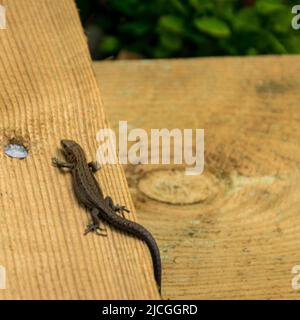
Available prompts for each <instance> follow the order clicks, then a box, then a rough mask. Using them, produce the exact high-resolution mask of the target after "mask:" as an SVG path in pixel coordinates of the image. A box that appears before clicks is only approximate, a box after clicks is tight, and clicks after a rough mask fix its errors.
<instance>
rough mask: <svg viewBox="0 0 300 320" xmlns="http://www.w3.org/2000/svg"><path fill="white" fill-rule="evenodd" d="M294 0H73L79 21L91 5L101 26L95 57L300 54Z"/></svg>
mask: <svg viewBox="0 0 300 320" xmlns="http://www.w3.org/2000/svg"><path fill="white" fill-rule="evenodd" d="M95 1H98V2H97V3H98V4H97V7H96V10H95V7H94V8H93V5H92V4H93V3H94V4H95ZM297 2H299V1H297V0H252V1H251V0H151V1H146V0H106V1H100V0H93V1H92V0H85V1H83V0H77V4H78V6H79V9H80V13H81V18H82V21H83V23H84V22H86V21H88V20H89V18H88V17H89V15H88V12H87V11H88V10H89V8H90V10H91V11H90V16H91V17H93V23H94V24H96V25H98V26H99V28H100V29H101V33H102V35H103V36H102V38H101V42H100V43H99V52H100V58H104V57H106V56H107V55H112V54H113V55H116V54H118V52H119V51H120V50H122V49H125V50H128V51H131V52H136V53H139V54H141V55H143V56H144V57H149V58H166V57H191V56H207V55H256V54H272V53H273V54H285V53H300V30H298V31H296V30H293V29H292V28H291V20H292V18H293V15H292V13H291V9H292V6H293V5H295V4H297ZM299 4H300V2H299Z"/></svg>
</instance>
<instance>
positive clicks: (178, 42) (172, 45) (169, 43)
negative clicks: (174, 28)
mask: <svg viewBox="0 0 300 320" xmlns="http://www.w3.org/2000/svg"><path fill="white" fill-rule="evenodd" d="M160 42H161V44H162V46H163V47H165V48H166V49H168V50H170V51H178V50H179V49H180V48H181V46H182V39H181V38H180V37H178V36H176V35H174V34H171V33H163V34H161V35H160Z"/></svg>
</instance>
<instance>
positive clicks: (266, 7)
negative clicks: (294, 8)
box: [255, 0, 289, 15]
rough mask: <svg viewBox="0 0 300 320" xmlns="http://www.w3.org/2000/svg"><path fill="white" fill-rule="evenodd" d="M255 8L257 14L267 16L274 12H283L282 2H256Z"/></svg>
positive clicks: (257, 0) (267, 0)
mask: <svg viewBox="0 0 300 320" xmlns="http://www.w3.org/2000/svg"><path fill="white" fill-rule="evenodd" d="M255 7H256V9H257V11H258V13H260V14H263V15H269V14H272V13H274V12H276V11H279V10H283V9H284V8H285V5H284V4H283V2H282V0H256V3H255ZM286 9H289V8H286Z"/></svg>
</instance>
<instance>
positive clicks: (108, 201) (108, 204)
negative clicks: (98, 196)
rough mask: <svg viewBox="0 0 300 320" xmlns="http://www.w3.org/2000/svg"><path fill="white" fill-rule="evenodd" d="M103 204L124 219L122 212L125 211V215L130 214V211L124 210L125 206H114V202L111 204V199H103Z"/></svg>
mask: <svg viewBox="0 0 300 320" xmlns="http://www.w3.org/2000/svg"><path fill="white" fill-rule="evenodd" d="M104 202H105V204H106V205H107V206H108V207H110V208H111V209H112V210H113V211H115V212H120V213H121V214H122V216H123V218H125V215H124V211H126V212H127V213H130V211H129V210H128V209H127V208H126V206H122V205H119V204H114V202H113V200H112V198H111V197H106V198H105V199H104Z"/></svg>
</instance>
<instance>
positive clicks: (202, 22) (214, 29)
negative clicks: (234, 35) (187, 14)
mask: <svg viewBox="0 0 300 320" xmlns="http://www.w3.org/2000/svg"><path fill="white" fill-rule="evenodd" d="M194 25H195V27H196V28H197V29H198V30H200V31H202V32H204V33H207V34H209V35H210V36H213V37H216V38H227V37H229V36H230V34H231V30H230V28H229V27H228V25H227V24H226V22H224V21H222V20H220V19H218V18H215V17H210V18H196V19H195V20H194Z"/></svg>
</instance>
